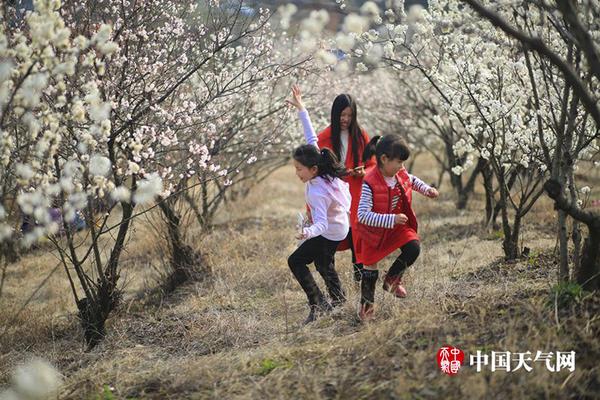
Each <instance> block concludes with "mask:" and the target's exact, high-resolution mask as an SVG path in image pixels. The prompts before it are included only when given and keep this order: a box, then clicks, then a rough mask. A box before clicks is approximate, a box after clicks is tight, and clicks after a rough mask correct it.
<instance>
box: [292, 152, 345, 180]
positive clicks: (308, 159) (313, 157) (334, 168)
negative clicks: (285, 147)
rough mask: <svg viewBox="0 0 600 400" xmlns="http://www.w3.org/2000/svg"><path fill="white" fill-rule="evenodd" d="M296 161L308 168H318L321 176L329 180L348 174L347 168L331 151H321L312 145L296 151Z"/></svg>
mask: <svg viewBox="0 0 600 400" xmlns="http://www.w3.org/2000/svg"><path fill="white" fill-rule="evenodd" d="M293 157H294V160H296V161H298V162H299V163H300V164H302V165H304V166H305V167H307V168H312V167H314V166H315V165H316V166H317V168H318V170H319V172H318V174H317V176H321V177H323V178H326V179H328V180H331V179H333V178H336V177H337V178H339V177H342V176H344V175H345V174H346V168H345V167H344V166H343V165H342V164H341V163H340V162H339V161H338V158H337V157H336V156H335V154H333V152H332V151H331V150H329V149H325V148H323V149H321V150H319V149H318V148H317V147H316V146H314V145H312V144H303V145H302V146H299V147H296V150H294V155H293Z"/></svg>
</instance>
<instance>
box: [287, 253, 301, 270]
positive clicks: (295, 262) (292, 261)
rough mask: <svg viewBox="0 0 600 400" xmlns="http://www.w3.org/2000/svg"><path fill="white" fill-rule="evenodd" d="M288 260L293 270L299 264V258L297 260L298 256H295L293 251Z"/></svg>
mask: <svg viewBox="0 0 600 400" xmlns="http://www.w3.org/2000/svg"><path fill="white" fill-rule="evenodd" d="M287 262H288V266H289V267H290V269H292V270H293V269H294V268H295V267H296V266H297V265H298V260H296V257H294V254H293V253H292V254H291V255H290V256H289V257H288V259H287Z"/></svg>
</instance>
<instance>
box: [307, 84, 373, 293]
mask: <svg viewBox="0 0 600 400" xmlns="http://www.w3.org/2000/svg"><path fill="white" fill-rule="evenodd" d="M318 140H319V141H318V145H319V148H328V149H331V150H332V151H333V152H334V154H335V155H336V156H337V157H338V159H339V160H340V161H342V163H343V164H344V165H345V166H346V170H347V172H348V175H346V176H345V177H344V180H345V181H346V182H348V184H349V185H350V195H351V196H352V204H351V206H350V231H349V232H348V237H347V238H346V240H344V241H343V242H342V243H340V245H339V247H338V248H337V250H338V251H342V250H347V249H350V250H351V251H352V263H353V264H354V280H356V281H360V280H361V276H362V268H363V265H362V264H360V263H357V262H356V254H355V251H354V249H355V243H356V235H354V236H353V235H352V232H353V231H354V228H355V227H356V224H357V223H358V217H357V210H358V202H359V200H360V191H361V188H362V183H363V178H364V176H365V173H366V170H367V169H369V168H371V167H373V166H375V164H376V163H375V158H374V157H372V158H371V159H369V160H368V161H366V162H364V163H363V161H362V156H363V152H364V150H365V147H366V146H367V144H368V143H369V136H368V135H367V133H366V132H365V131H364V130H363V129H362V128H361V127H360V125H359V124H358V121H357V112H356V102H355V101H354V99H353V98H352V96H350V95H349V94H340V95H339V96H337V97H336V98H335V100H334V101H333V105H332V106H331V125H329V126H328V127H327V128H325V129H324V130H323V131H322V132H320V133H319V139H318Z"/></svg>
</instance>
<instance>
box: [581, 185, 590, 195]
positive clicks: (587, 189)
mask: <svg viewBox="0 0 600 400" xmlns="http://www.w3.org/2000/svg"><path fill="white" fill-rule="evenodd" d="M579 191H580V192H581V193H583V194H588V193H589V192H591V191H592V190H591V189H590V187H589V186H584V187H582V188H581V189H579Z"/></svg>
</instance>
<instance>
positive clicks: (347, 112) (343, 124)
mask: <svg viewBox="0 0 600 400" xmlns="http://www.w3.org/2000/svg"><path fill="white" fill-rule="evenodd" d="M350 122H352V109H351V108H350V107H346V108H344V110H343V111H342V113H341V114H340V128H341V129H342V130H343V131H345V130H348V128H350Z"/></svg>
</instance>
